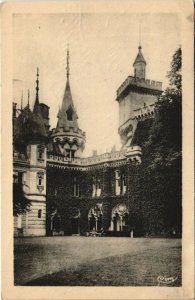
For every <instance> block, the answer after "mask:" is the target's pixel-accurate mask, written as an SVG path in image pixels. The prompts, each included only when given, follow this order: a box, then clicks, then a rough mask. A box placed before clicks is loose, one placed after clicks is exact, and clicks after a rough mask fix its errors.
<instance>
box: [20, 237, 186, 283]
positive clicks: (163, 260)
mask: <svg viewBox="0 0 195 300" xmlns="http://www.w3.org/2000/svg"><path fill="white" fill-rule="evenodd" d="M14 252H15V261H14V266H15V268H14V269H15V272H14V273H15V276H14V277H15V284H16V285H42V286H44V285H49V286H52V285H53V286H60V285H61V286H67V285H69V286H94V285H96V286H157V285H159V283H158V281H157V277H158V276H164V277H166V278H169V277H174V278H177V279H176V280H175V281H174V283H171V284H167V285H166V286H181V240H178V239H149V238H145V239H144V238H135V239H131V238H108V237H102V238H90V237H44V238H24V239H15V249H14ZM160 285H164V284H162V283H161V284H160Z"/></svg>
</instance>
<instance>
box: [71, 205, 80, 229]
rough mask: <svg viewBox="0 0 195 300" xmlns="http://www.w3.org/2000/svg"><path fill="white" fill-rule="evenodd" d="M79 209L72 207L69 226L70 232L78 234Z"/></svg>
mask: <svg viewBox="0 0 195 300" xmlns="http://www.w3.org/2000/svg"><path fill="white" fill-rule="evenodd" d="M79 220H80V211H79V209H78V208H76V207H75V208H73V209H72V218H71V227H72V234H80V222H79Z"/></svg>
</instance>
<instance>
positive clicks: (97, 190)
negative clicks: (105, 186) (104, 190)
mask: <svg viewBox="0 0 195 300" xmlns="http://www.w3.org/2000/svg"><path fill="white" fill-rule="evenodd" d="M100 195H101V180H100V178H98V177H94V178H93V192H92V197H100Z"/></svg>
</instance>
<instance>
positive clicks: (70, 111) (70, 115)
mask: <svg viewBox="0 0 195 300" xmlns="http://www.w3.org/2000/svg"><path fill="white" fill-rule="evenodd" d="M66 117H67V120H68V121H73V109H72V107H71V106H69V108H68V109H67V111H66Z"/></svg>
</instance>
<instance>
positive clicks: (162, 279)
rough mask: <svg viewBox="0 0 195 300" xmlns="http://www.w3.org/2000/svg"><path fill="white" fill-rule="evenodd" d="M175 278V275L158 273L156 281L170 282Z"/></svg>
mask: <svg viewBox="0 0 195 300" xmlns="http://www.w3.org/2000/svg"><path fill="white" fill-rule="evenodd" d="M176 280H177V277H176V276H170V277H168V276H163V275H160V276H158V277H157V281H158V282H159V283H164V284H170V283H173V282H175V281H176Z"/></svg>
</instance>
